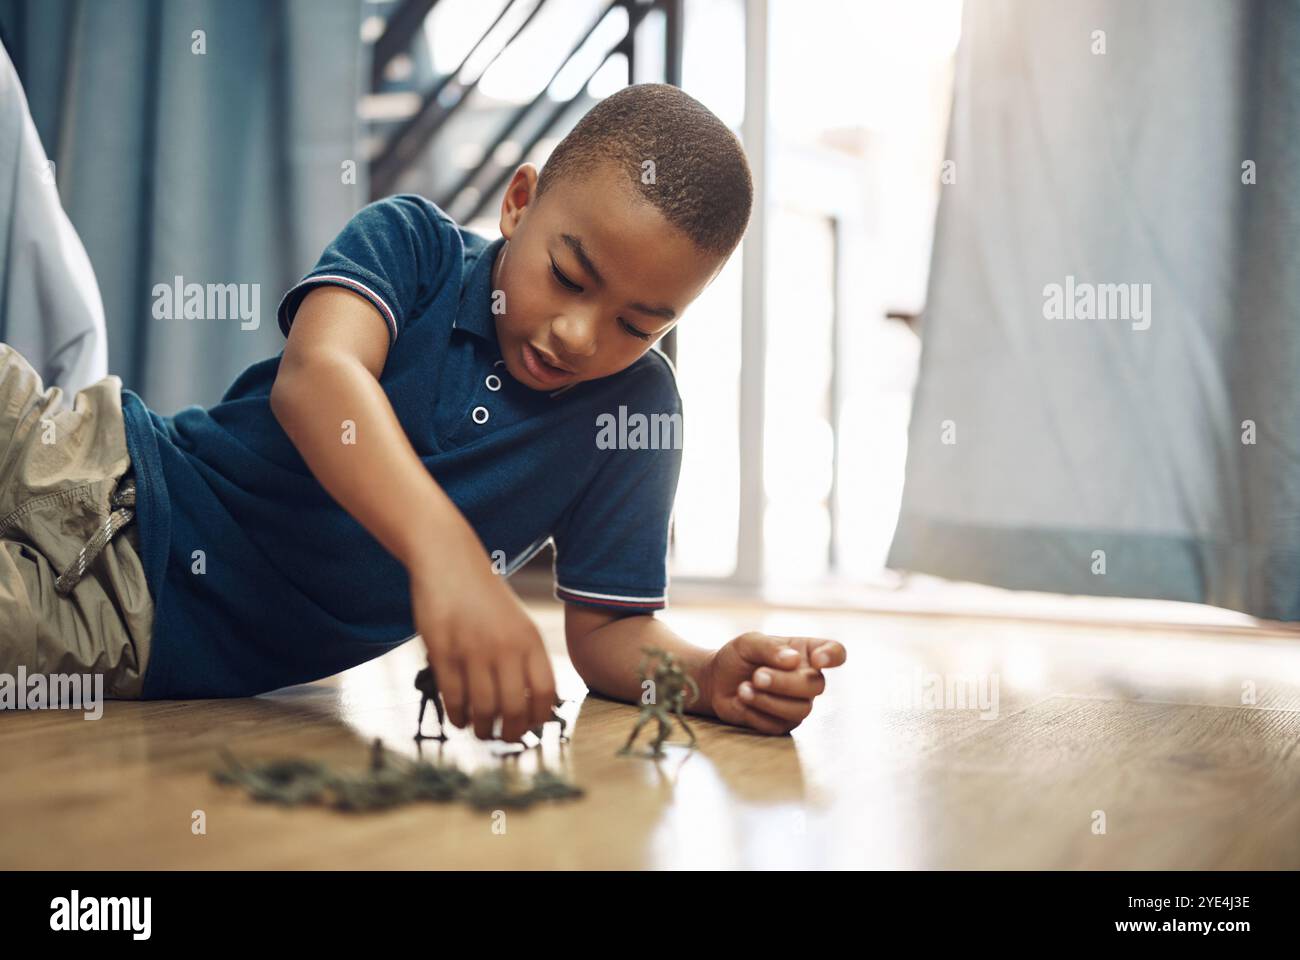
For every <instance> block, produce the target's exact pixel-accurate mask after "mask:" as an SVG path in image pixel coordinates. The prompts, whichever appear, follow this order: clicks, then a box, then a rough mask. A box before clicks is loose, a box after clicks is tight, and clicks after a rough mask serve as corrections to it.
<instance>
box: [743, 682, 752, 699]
mask: <svg viewBox="0 0 1300 960" xmlns="http://www.w3.org/2000/svg"><path fill="white" fill-rule="evenodd" d="M740 699H741V700H753V699H754V688H753V687H751V686H750V685H749V681H746V682H744V683H742V684H741V685H740Z"/></svg>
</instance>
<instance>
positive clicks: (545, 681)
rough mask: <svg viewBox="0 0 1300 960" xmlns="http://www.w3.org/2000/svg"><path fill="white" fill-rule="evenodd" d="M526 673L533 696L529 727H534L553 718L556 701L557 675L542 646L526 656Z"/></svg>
mask: <svg viewBox="0 0 1300 960" xmlns="http://www.w3.org/2000/svg"><path fill="white" fill-rule="evenodd" d="M524 673H525V676H526V677H527V682H528V691H529V694H530V696H531V699H530V701H529V716H528V727H529V729H532V728H533V727H536V726H538V725H539V724H543V723H545V722H546V721H547V720H550V719H551V705H552V704H554V703H555V676H554V674H552V672H551V663H550V661H549V660H547V659H546V653H545V651H544V650H542V649H541V648H540V647H538V648H537V649H534V650H531V651H529V653H528V656H527V657H525V658H524Z"/></svg>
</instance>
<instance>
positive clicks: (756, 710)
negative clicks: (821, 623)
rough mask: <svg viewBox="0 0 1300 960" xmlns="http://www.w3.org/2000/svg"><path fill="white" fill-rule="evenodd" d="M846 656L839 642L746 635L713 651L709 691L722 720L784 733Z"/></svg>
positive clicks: (798, 719)
mask: <svg viewBox="0 0 1300 960" xmlns="http://www.w3.org/2000/svg"><path fill="white" fill-rule="evenodd" d="M846 656H847V655H846V653H845V650H844V647H843V646H842V645H841V644H839V643H836V642H835V641H834V640H818V639H816V638H813V637H773V636H769V635H768V634H765V633H757V632H750V633H744V634H741V635H740V636H739V637H737V638H736V639H735V640H732V641H730V642H729V643H728V644H727V645H726V646H724V647H723V648H722V649H720V650H718V651H717V652H716V653H715V654H713V657H712V658H711V660H710V661H709V669H708V672H707V674H706V677H705V678H704V679H705V683H706V685H707V689H706V690H705V691H704V693H705V694H706V696H707V697H708V698H709V699H708V701H707V702H708V703H709V704H710V705H711V707H712V709H713V712H714V714H715V715H716V716H717V718H718V719H719V720H723V721H725V722H727V723H734V724H736V725H737V726H742V727H751V728H753V729H754V730H758V731H759V732H761V733H768V734H773V735H775V736H779V735H782V734H786V733H789V732H790V731H791V730H793V729H794V728H795V727H797V726H799V724H801V723H802V722H803V721H804V718H806V717H807V716H808V714H809V713H811V712H812V702H813V698H815V697H817V696H819V695H820V694H821V693H822V691H823V690H825V689H826V679H825V677H823V676H822V670H825V669H828V668H830V667H838V666H839V665H840V664H842V663H844V660H845V658H846Z"/></svg>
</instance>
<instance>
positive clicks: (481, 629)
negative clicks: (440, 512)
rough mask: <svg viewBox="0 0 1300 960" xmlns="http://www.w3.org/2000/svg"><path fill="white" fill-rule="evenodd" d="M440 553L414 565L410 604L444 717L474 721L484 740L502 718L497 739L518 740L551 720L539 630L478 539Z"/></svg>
mask: <svg viewBox="0 0 1300 960" xmlns="http://www.w3.org/2000/svg"><path fill="white" fill-rule="evenodd" d="M446 546H447V544H445V543H444V544H443V547H444V548H445V547H446ZM439 552H440V554H441V556H440V558H439V559H438V560H435V561H433V562H432V563H430V564H429V565H427V566H418V567H413V568H412V569H411V571H410V577H411V608H412V615H413V618H414V620H415V629H416V630H418V631H419V633H420V635H421V636H422V637H423V638H424V645H425V647H426V648H427V649H428V653H429V665H430V666H431V667H432V668H433V671H434V674H435V675H436V677H437V680H438V689H439V691H440V692H441V694H442V701H443V704H444V705H445V706H446V708H447V717H448V719H449V720H451V722H452V723H453V724H454V725H455V726H457V727H464V726H465V725H466V722H467V721H469V722H472V723H473V725H474V733H475V734H476V735H477V736H478V737H480V738H481V739H484V740H487V739H490V738H491V737H492V732H493V726H494V724H495V722H496V718H497V717H500V718H501V739H502V740H512V741H513V740H519V739H521V738H522V737H523V735H524V732H525V731H527V730H531V729H532V728H534V727H536V726H539V725H541V724H543V723H545V722H546V721H548V720H550V719H551V707H552V706H553V705H554V703H555V677H554V675H553V673H552V672H551V662H550V659H549V658H548V657H547V655H546V648H545V647H544V646H543V644H542V636H541V634H540V633H539V632H538V630H537V627H536V625H535V624H534V623H533V621H532V619H531V618H530V617H529V616H528V614H527V612H525V610H524V608H523V605H522V604H521V603H520V602H519V599H518V597H516V596H515V594H514V591H513V590H511V589H510V587H508V586H507V585H506V583H505V581H504V579H503V578H501V577H500V576H498V575H497V574H495V573H493V572H492V570H491V567H490V564H489V563H488V560H487V557H486V556H485V555H484V553H483V551H482V549H481V548H480V547H479V545H478V543H477V540H475V542H474V543H473V544H470V543H465V544H463V545H462V549H460V550H445V549H444V550H441V551H439Z"/></svg>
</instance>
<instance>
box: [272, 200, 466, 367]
mask: <svg viewBox="0 0 1300 960" xmlns="http://www.w3.org/2000/svg"><path fill="white" fill-rule="evenodd" d="M447 229H448V221H447V217H446V214H444V213H442V211H440V210H439V209H438V208H437V207H436V206H434V205H433V204H432V203H431V202H430V201H428V200H426V199H425V198H424V197H420V196H417V195H415V194H398V195H396V196H392V197H386V198H385V199H383V200H376V201H375V202H374V203H371V204H367V205H366V206H365V207H363V208H362V209H361V210H360V211H358V212H357V213H356V214H355V215H354V216H353V217H352V219H351V220H349V221H348V222H347V224H346V225H345V226H344V227H343V229H342V230H341V231H340V232H339V234H338V236H337V237H335V238H334V239H333V240H332V241H331V242H330V244H329V246H327V247H326V248H325V252H324V253H322V254H321V257H320V259H319V260H318V261H316V266H314V267H312V269H311V270H310V271H309V272H308V273H307V275H306V276H305V277H303V279H302V280H300V281H298V283H296V284H295V285H294V286H293V287H292V288H291V289H290V290H289V292H288V293H286V294H285V295H284V299H283V300H281V301H280V306H279V309H278V310H277V311H276V316H277V319H278V320H279V323H280V331H281V332H282V333H283V334H284V335H285V336H286V337H287V336H288V335H289V327H290V325H291V324H292V323H293V317H294V314H295V313H296V312H297V310H298V306H299V305H300V304H301V303H302V300H303V298H304V297H305V296H306V295H307V294H308V293H309V292H310V291H311V290H312V289H313V288H315V287H319V286H322V285H325V284H333V285H336V286H340V287H344V288H346V289H348V290H352V291H353V292H354V293H358V294H360V295H361V296H363V297H365V298H366V299H367V300H369V301H370V302H371V303H373V304H374V305H375V309H376V310H378V311H379V313H380V315H381V316H382V317H383V318H384V321H385V322H386V323H387V324H388V338H389V344H390V345H391V344H392V342H393V341H395V340H396V339H397V336H398V334H399V333H401V331H402V328H403V327H404V326H405V325H406V322H407V320H408V319H409V318H410V317H411V316H412V314H413V313H414V312H415V310H416V309H417V305H418V304H420V303H421V302H422V300H423V299H424V298H425V297H426V295H427V294H428V293H429V291H430V289H431V284H432V282H433V280H434V278H435V277H436V276H437V275H438V273H439V266H440V264H441V262H442V260H443V244H444V242H445V232H446V231H447Z"/></svg>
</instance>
